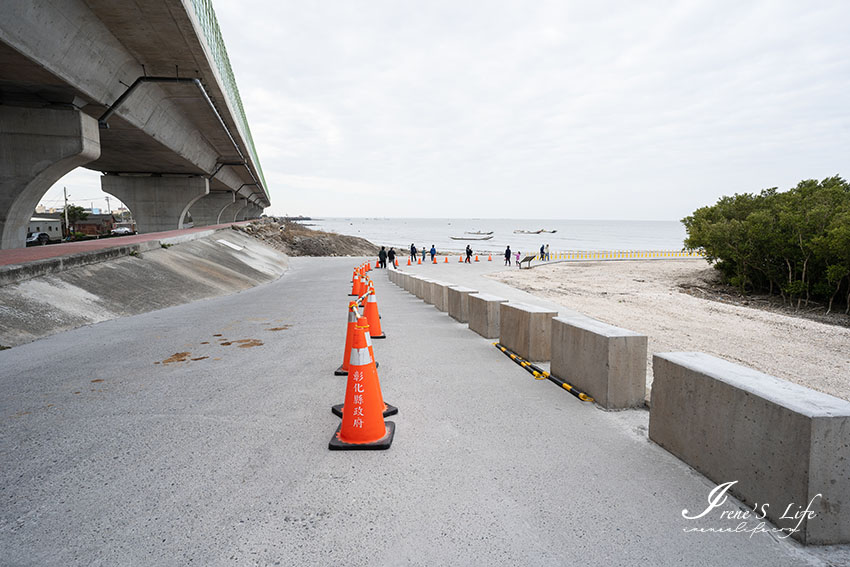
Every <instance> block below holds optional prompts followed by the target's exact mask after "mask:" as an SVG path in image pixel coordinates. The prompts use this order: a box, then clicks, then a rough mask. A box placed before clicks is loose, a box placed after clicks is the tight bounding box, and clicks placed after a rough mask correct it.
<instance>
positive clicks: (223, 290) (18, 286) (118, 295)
mask: <svg viewBox="0 0 850 567" xmlns="http://www.w3.org/2000/svg"><path fill="white" fill-rule="evenodd" d="M125 253H126V252H125ZM287 265H288V262H287V256H286V255H285V254H283V253H281V252H279V251H277V250H275V249H273V248H271V247H269V246H267V245H265V244H263V243H262V242H260V241H258V240H256V239H255V238H252V237H250V236H246V235H244V234H242V233H240V232H237V231H232V230H221V231H216V232H214V233H212V234H208V235H206V236H204V237H203V238H199V239H197V240H192V241H188V242H179V243H177V244H173V245H172V244H165V243H163V245H157V247H156V248H154V249H150V250H147V251H143V252H138V251H131V254H130V255H125V256H121V257H115V258H110V259H107V260H105V261H100V262H98V263H93V264H87V265H78V266H76V267H71V268H68V269H65V270H61V271H57V272H54V273H48V274H45V275H38V276H36V277H32V278H29V279H18V281H15V282H13V283H8V284H6V285H2V286H0V345H3V346H15V345H19V344H22V343H26V342H30V341H32V340H35V339H37V338H40V337H45V336H48V335H52V334H54V333H58V332H60V331H65V330H68V329H73V328H75V327H80V326H83V325H89V324H92V323H97V322H99V321H106V320H109V319H115V318H118V317H125V316H128V315H136V314H139V313H145V312H148V311H154V310H157V309H162V308H165V307H171V306H173V305H179V304H183V303H188V302H190V301H197V300H199V299H205V298H208V297H216V296H220V295H226V294H230V293H235V292H238V291H241V290H244V289H248V288H251V287H254V286H257V285H260V284H263V283H267V282H270V281H273V280H275V279H277V278H279V277H280V276H281V275H282V274H283V273H284V272H285V271H286V269H287ZM187 324H191V322H189V321H187Z"/></svg>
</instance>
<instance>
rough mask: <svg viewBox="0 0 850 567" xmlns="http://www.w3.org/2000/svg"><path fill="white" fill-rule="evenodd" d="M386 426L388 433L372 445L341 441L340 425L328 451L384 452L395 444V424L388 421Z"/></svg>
mask: <svg viewBox="0 0 850 567" xmlns="http://www.w3.org/2000/svg"><path fill="white" fill-rule="evenodd" d="M384 425H386V426H387V433H386V435H384V436H383V437H381V438H380V439H378V440H377V441H373V442H372V443H346V442H344V441H340V440H339V438H338V437H337V435H338V434H339V430H340V429H342V424H340V425H339V427H337V429H336V433H334V436H333V437H331V441H330V443H328V449H330V450H331V451H382V450H385V449H389V448H390V445H392V444H393V435H395V423H394V422H392V421H387V422H385V423H384Z"/></svg>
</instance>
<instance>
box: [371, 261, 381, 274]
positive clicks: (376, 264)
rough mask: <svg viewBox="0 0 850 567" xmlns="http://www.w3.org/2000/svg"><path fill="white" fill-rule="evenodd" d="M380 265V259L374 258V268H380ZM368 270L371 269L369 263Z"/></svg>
mask: <svg viewBox="0 0 850 567" xmlns="http://www.w3.org/2000/svg"><path fill="white" fill-rule="evenodd" d="M380 267H381V261H380V260H375V268H380ZM369 271H370V272H371V271H372V266H371V265H370V266H369Z"/></svg>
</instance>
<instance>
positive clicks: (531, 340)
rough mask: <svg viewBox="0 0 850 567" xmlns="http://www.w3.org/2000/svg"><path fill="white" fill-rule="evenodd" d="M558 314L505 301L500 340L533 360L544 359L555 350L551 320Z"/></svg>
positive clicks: (501, 316)
mask: <svg viewBox="0 0 850 567" xmlns="http://www.w3.org/2000/svg"><path fill="white" fill-rule="evenodd" d="M557 314H558V313H557V312H556V311H552V310H550V309H545V308H543V307H537V306H536V305H528V304H525V303H502V304H501V307H500V314H499V319H500V321H499V342H501V343H502V344H503V345H505V346H506V347H507V348H509V349H511V350H512V351H514V352H515V353H517V354H518V355H520V356H521V357H523V358H525V359H526V360H530V361H532V362H545V361H547V360H549V359H550V357H551V352H552V319H553V318H555V316H556V315H557Z"/></svg>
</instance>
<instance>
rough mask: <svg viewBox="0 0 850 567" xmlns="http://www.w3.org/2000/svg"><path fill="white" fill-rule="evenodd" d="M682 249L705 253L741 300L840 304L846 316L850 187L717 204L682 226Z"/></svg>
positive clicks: (835, 180)
mask: <svg viewBox="0 0 850 567" xmlns="http://www.w3.org/2000/svg"><path fill="white" fill-rule="evenodd" d="M682 223H683V224H684V225H685V229H686V231H687V235H688V236H687V238H686V239H685V247H686V248H687V249H689V250H698V251H701V252H702V253H704V254H705V256H706V258H707V259H708V260H709V262H711V263H713V264H714V266H715V268H717V270H718V271H720V273H721V274H722V275H723V278H724V280H725V281H727V282H728V283H730V284H732V285H734V286H736V287H737V288H738V289H740V290H741V292H742V293H747V292H751V291H767V292H770V293H779V294H781V295H782V297H783V298H785V299H786V300H787V301H788V302H789V303H796V306H797V307H798V308H799V307H800V305H801V302H806V303H808V301H809V300H810V299H821V300H824V301H828V302H829V307H828V309H827V311H829V310H831V309H832V305H833V301H834V300H835V299H836V297H840V298H843V301H844V302H845V305H846V307H845V312H849V311H850V184H848V183H847V182H846V181H845V180H843V179H842V178H841V177H838V176H835V177H829V178H827V179H824V180H823V181H820V182H818V181H816V180H813V179H810V180H806V181H801V182H800V183H798V184H797V186H796V187H794V188H793V189H791V190H789V191H785V192H780V191H778V190H777V189H776V188H772V189H765V190H763V191H762V192H761V193H759V194H750V193H744V194H740V195H739V194H736V195H734V196H732V197H721V198H720V200H718V201H717V203H716V204H715V205H712V206H709V207H702V208H700V209H697V210H696V211H694V213H693V214H692V215H691V216H689V217H686V218H684V219H682Z"/></svg>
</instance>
